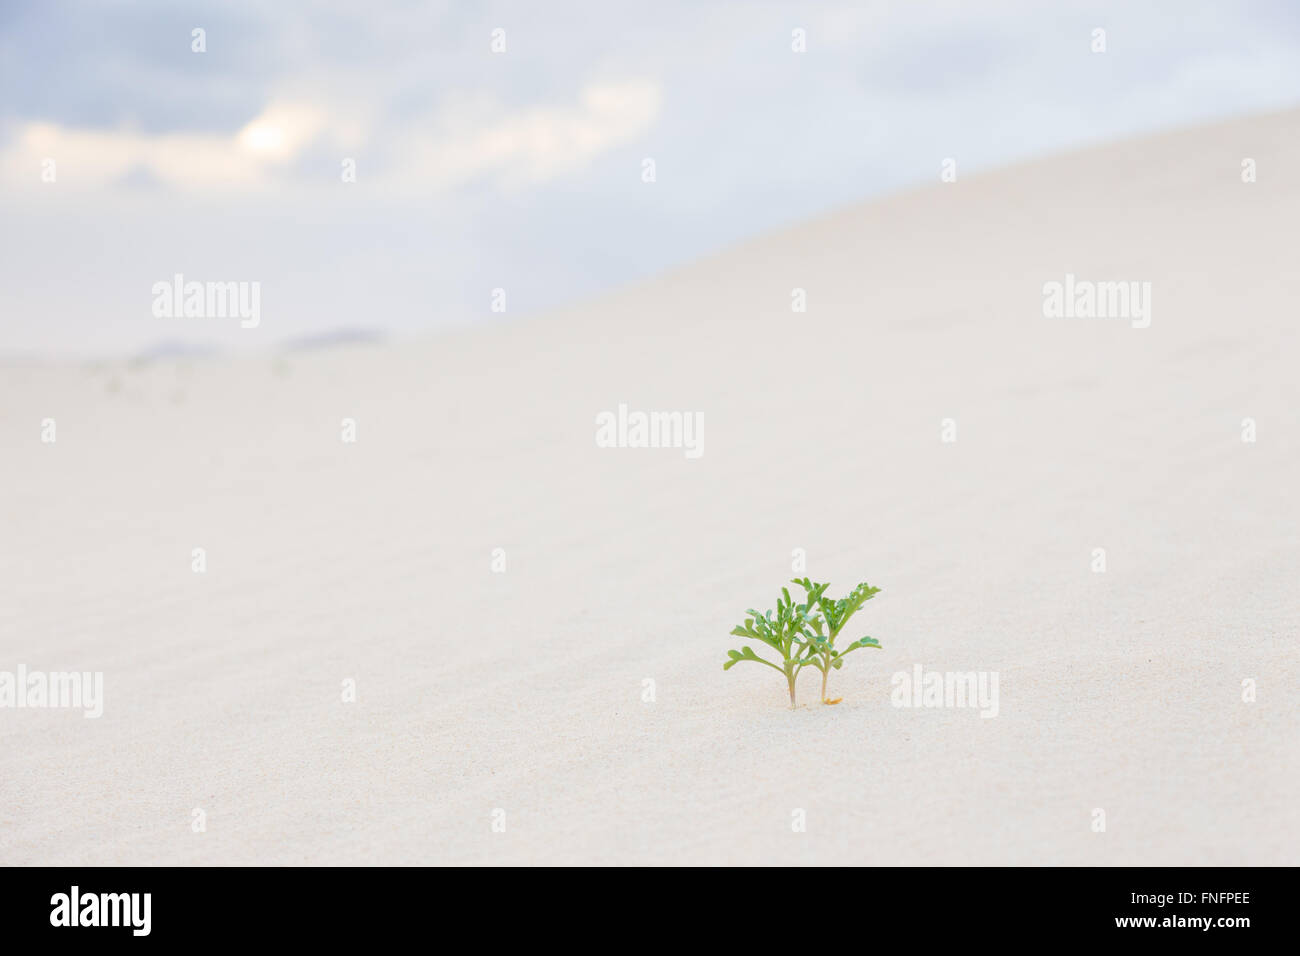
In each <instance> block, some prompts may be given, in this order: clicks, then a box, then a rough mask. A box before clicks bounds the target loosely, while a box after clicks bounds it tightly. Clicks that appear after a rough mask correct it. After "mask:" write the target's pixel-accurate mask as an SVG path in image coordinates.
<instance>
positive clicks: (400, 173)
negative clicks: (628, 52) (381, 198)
mask: <svg viewBox="0 0 1300 956" xmlns="http://www.w3.org/2000/svg"><path fill="white" fill-rule="evenodd" d="M662 99H663V97H662V94H661V91H660V88H659V86H658V84H656V83H652V82H648V81H644V80H641V81H633V82H628V83H621V84H598V85H592V86H588V87H587V88H585V89H584V90H583V91H582V93H581V95H580V97H579V99H578V102H577V103H575V104H572V105H567V106H558V107H557V106H538V107H533V108H531V109H526V110H522V111H517V112H513V113H504V114H500V115H497V111H496V110H495V109H494V108H493V107H492V106H491V105H490V104H488V103H478V104H461V105H460V106H459V107H458V108H457V109H455V110H454V111H451V113H450V114H449V115H447V116H446V117H445V118H444V123H443V126H444V128H443V129H442V130H440V131H439V132H437V133H434V134H432V135H417V136H414V137H412V138H411V139H410V140H409V141H408V143H407V144H406V146H405V148H404V149H403V150H402V151H401V152H402V153H403V154H404V155H405V156H406V157H408V158H407V159H406V160H405V161H404V162H402V163H401V165H400V166H399V167H398V168H397V169H396V171H395V173H394V179H395V180H398V181H402V182H411V183H417V184H421V185H431V186H435V187H438V188H451V187H454V186H458V185H462V184H465V183H468V182H471V181H474V180H478V179H481V178H490V179H492V180H494V181H495V182H496V183H497V184H498V185H502V186H506V187H518V186H522V185H528V184H532V183H538V182H543V181H546V180H549V179H553V178H556V177H558V176H562V175H565V174H567V173H571V172H575V171H577V170H580V169H583V168H584V167H586V166H587V165H588V164H589V163H590V162H591V161H592V160H593V159H595V158H596V157H597V156H599V155H600V154H601V153H604V152H606V151H608V150H610V149H614V148H615V147H618V146H622V145H624V144H627V143H630V142H633V141H635V140H636V139H637V138H638V137H640V136H641V135H643V134H644V133H645V132H646V131H648V130H649V129H650V127H651V126H653V125H654V122H655V120H656V119H657V118H658V116H659V110H660V106H661V104H662Z"/></svg>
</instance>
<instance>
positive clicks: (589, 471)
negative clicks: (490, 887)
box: [0, 113, 1300, 864]
mask: <svg viewBox="0 0 1300 956" xmlns="http://www.w3.org/2000/svg"><path fill="white" fill-rule="evenodd" d="M1247 156H1249V157H1253V158H1255V159H1256V161H1257V163H1258V169H1259V182H1257V183H1255V184H1251V185H1245V184H1243V183H1242V182H1241V181H1240V176H1239V168H1240V162H1241V159H1242V157H1247ZM1298 170H1300V113H1289V114H1284V115H1275V116H1269V117H1263V118H1257V119H1251V120H1247V121H1236V122H1231V123H1227V124H1223V125H1219V126H1215V127H1212V128H1206V129H1200V130H1195V131H1190V132H1181V133H1176V134H1172V135H1165V136H1161V137H1158V138H1155V139H1147V140H1143V141H1140V142H1135V143H1131V144H1124V145H1119V146H1109V147H1105V148H1101V149H1097V150H1092V151H1087V152H1082V153H1077V154H1073V155H1068V156H1062V157H1055V158H1050V159H1047V160H1044V161H1041V162H1037V163H1034V164H1030V165H1025V166H1020V167H1016V168H1013V169H1008V170H1004V171H1001V172H998V173H995V174H990V175H985V176H978V177H970V178H963V179H961V180H960V181H959V182H957V183H954V184H938V183H936V184H935V185H934V186H931V187H926V188H923V189H920V190H917V191H914V192H910V193H908V194H905V195H899V196H895V197H891V198H887V199H885V200H883V201H877V202H873V203H868V204H865V205H861V206H857V207H855V208H852V209H848V210H845V211H843V212H841V213H839V214H837V215H834V216H830V217H827V218H824V219H820V220H817V221H814V222H810V223H808V224H806V225H803V226H800V227H798V228H795V229H791V230H789V231H786V232H783V233H781V234H778V235H775V236H771V237H769V238H765V239H762V240H759V241H756V242H752V243H749V244H746V245H744V246H742V247H739V248H736V249H734V250H731V251H729V252H727V253H726V254H724V255H720V256H717V257H714V258H711V259H708V260H707V261H703V262H700V263H698V264H696V265H694V266H692V267H690V268H687V269H683V270H679V271H677V272H674V273H672V274H670V275H667V276H663V277H661V278H659V279H656V280H655V281H652V282H649V283H646V284H643V285H640V286H638V287H635V288H630V289H627V290H625V291H624V292H622V293H621V294H618V295H614V296H611V297H608V298H606V299H603V300H601V301H599V302H595V303H592V304H589V305H587V306H585V307H583V308H579V309H575V310H571V311H568V312H565V313H562V314H558V315H553V316H549V317H547V318H545V319H542V320H537V321H532V322H526V323H520V324H514V325H510V326H508V327H504V326H502V327H495V328H488V329H484V330H481V331H475V332H470V333H464V334H458V335H449V336H445V337H442V338H440V339H438V340H436V341H434V342H430V343H428V344H426V345H423V346H420V347H408V346H381V347H364V346H363V347H355V348H349V349H341V350H337V351H330V352H320V353H312V354H302V355H294V356H291V357H289V358H288V359H287V362H285V363H284V365H283V367H281V368H280V370H279V372H277V370H276V363H275V362H274V361H273V360H272V359H271V358H270V357H264V358H242V359H216V360H213V361H173V360H168V361H162V362H158V363H154V364H152V365H149V366H146V367H143V368H141V367H128V366H125V365H122V364H120V363H117V364H113V363H110V364H104V365H99V366H95V367H90V366H85V365H72V364H68V365H58V364H51V365H34V364H13V363H11V364H8V365H6V366H4V367H3V369H2V370H0V375H2V377H0V448H3V450H4V459H3V464H2V466H0V492H2V494H3V502H4V509H3V512H2V513H0V580H3V581H4V588H3V592H0V670H4V669H8V670H12V669H14V667H15V666H16V665H17V664H18V663H23V664H26V665H27V666H28V667H29V668H40V669H44V670H63V669H77V670H92V671H94V670H99V671H103V672H104V674H105V682H106V688H105V691H106V697H107V700H106V704H105V713H104V716H103V717H102V718H100V719H99V720H87V719H84V718H83V717H82V716H81V715H80V713H77V712H68V711H58V710H44V711H41V710H21V711H19V710H0V862H4V863H22V864H27V863H48V864H83V863H84V864H110V863H124V864H151V863H181V864H211V863H222V864H225V863H483V864H492V863H566V864H567V863H602V864H607V863H635V862H642V863H678V862H683V863H782V864H783V863H790V864H829V863H867V864H875V863H889V864H935V863H955V864H961V863H1017V864H1026V863H1028V864H1055V863H1076V864H1077V863H1082V864H1139V863H1142V864H1265V863H1268V864H1280V863H1295V862H1296V860H1297V851H1298V850H1300V786H1298V785H1300V766H1298V763H1300V719H1298V718H1300V708H1298V706H1297V687H1298V686H1300V685H1298V679H1300V666H1298V664H1297V649H1296V634H1297V627H1298V626H1300V585H1298V584H1297V581H1298V580H1300V549H1298V547H1297V540H1298V538H1297V532H1298V531H1300V527H1298V524H1300V522H1298V521H1297V518H1298V516H1300V509H1298V508H1297V505H1296V495H1297V492H1298V490H1300V434H1298V432H1297V427H1298V426H1300V413H1298V409H1300V384H1297V380H1298V377H1300V375H1298V372H1297V356H1298V355H1300V351H1298V350H1297V345H1298V344H1300V338H1298V336H1300V333H1298V332H1297V328H1298V323H1300V318H1298V315H1300V314H1298V313H1297V308H1296V299H1297V295H1300V282H1298V281H1297V278H1296V276H1297V270H1296V258H1295V257H1296V250H1297V244H1296V230H1297V223H1300V175H1297V171H1298ZM616 239H617V237H612V240H611V241H616ZM1066 272H1073V273H1074V274H1076V275H1077V276H1079V277H1081V278H1091V279H1131V280H1137V281H1149V282H1151V283H1152V284H1153V317H1152V323H1151V327H1150V328H1147V329H1134V328H1131V327H1130V325H1129V323H1128V322H1125V321H1122V320H1120V321H1093V322H1085V321H1075V322H1071V321H1065V320H1058V321H1052V320H1048V319H1045V318H1043V316H1042V312H1041V309H1042V294H1041V289H1042V285H1043V283H1044V282H1046V281H1050V280H1054V279H1055V280H1060V279H1063V277H1064V275H1065V273H1066ZM796 286H797V287H802V288H805V289H806V290H807V294H808V312H807V313H806V314H792V313H791V310H790V290H791V289H792V288H793V287H796ZM142 294H143V293H142ZM267 301H270V299H269V297H268V299H267ZM203 321H221V320H203ZM273 322H274V316H273V314H271V313H270V312H266V313H264V317H263V324H264V325H270V324H272V323H273ZM250 334H256V333H250ZM160 337H165V335H164V332H163V331H162V330H160ZM619 402H627V403H629V404H630V405H631V406H632V407H633V408H634V409H646V410H698V411H701V412H703V413H704V417H705V423H706V428H705V436H704V455H703V457H702V458H700V459H699V460H695V461H690V460H687V459H686V458H685V456H684V455H683V454H682V453H681V452H680V451H673V450H633V449H614V450H611V449H600V448H597V447H596V445H595V442H594V431H595V429H594V421H595V416H596V414H597V413H598V412H600V411H602V410H611V409H614V408H615V407H616V406H617V404H618V403H619ZM47 417H52V418H55V419H56V420H57V427H58V441H57V443H56V444H54V445H44V444H41V443H40V440H39V436H40V422H41V420H42V419H43V418H47ZM344 417H354V418H356V419H357V422H358V429H359V438H358V441H357V443H356V444H355V445H347V444H344V443H342V442H341V441H340V439H339V423H340V419H341V418H344ZM945 417H951V418H953V419H955V420H956V422H957V428H958V440H957V441H956V443H954V444H944V443H941V442H940V440H939V438H940V421H941V419H943V418H945ZM1246 417H1251V418H1254V419H1255V420H1256V421H1257V423H1258V441H1257V442H1256V443H1254V444H1248V443H1243V442H1242V441H1241V422H1242V419H1243V418H1246ZM194 547H203V548H206V549H207V554H208V571H207V573H206V575H197V574H194V573H192V572H191V570H190V552H191V549H192V548H194ZM496 547H501V548H504V549H506V553H507V562H508V564H507V568H508V569H507V571H506V573H504V574H494V573H492V572H491V570H490V568H489V562H490V558H491V551H492V549H493V548H496ZM1096 547H1103V548H1105V549H1106V554H1107V561H1108V568H1107V571H1106V573H1104V574H1096V573H1093V572H1092V571H1091V570H1090V562H1091V559H1092V549H1093V548H1096ZM794 548H804V549H806V551H807V554H808V562H809V564H808V570H809V573H811V574H812V575H813V576H814V577H815V578H817V579H819V580H830V581H832V582H834V584H835V589H834V590H836V591H840V590H847V589H848V588H849V587H850V586H851V585H852V584H854V583H856V582H857V581H859V580H862V579H866V580H868V581H870V582H871V583H873V584H876V585H878V586H880V587H883V588H884V591H883V593H882V594H881V595H880V596H879V597H878V598H877V599H876V600H874V601H873V602H871V603H870V604H869V605H867V607H866V609H865V610H864V611H863V612H862V615H861V618H860V620H861V624H862V626H861V627H860V628H858V627H854V628H852V630H855V631H859V632H860V633H870V634H873V635H875V636H876V637H877V638H878V639H879V640H880V641H881V642H882V643H883V644H884V649H883V650H882V651H862V652H859V653H858V654H856V655H854V656H853V657H851V658H849V660H848V662H847V663H846V665H845V668H844V670H842V671H840V672H838V673H836V674H835V675H834V676H833V678H832V681H833V683H832V692H833V693H834V694H840V695H843V697H844V698H845V699H844V703H842V704H841V705H839V706H838V707H825V706H821V705H819V704H817V703H816V697H817V675H816V674H815V673H812V672H808V673H805V675H804V677H803V679H802V684H801V687H800V690H801V703H804V704H807V705H808V706H804V707H801V708H800V709H799V710H798V711H796V712H793V713H792V712H790V711H789V710H788V709H787V708H786V707H785V706H784V704H785V700H784V695H785V691H784V687H783V686H782V682H781V679H780V678H779V676H778V675H776V674H774V673H772V672H770V671H768V670H766V669H764V668H760V667H758V666H755V665H752V664H742V665H739V666H737V667H736V668H734V669H733V670H731V671H729V672H726V673H724V672H723V670H722V667H721V665H722V662H723V660H724V659H725V652H726V650H727V649H728V648H732V647H739V646H740V642H739V639H737V638H732V637H729V636H728V631H729V630H730V629H731V627H732V626H733V625H734V624H735V623H737V622H738V620H739V619H740V618H741V617H742V616H743V610H744V608H746V607H748V606H753V605H760V606H762V607H768V606H771V605H772V603H773V598H774V597H775V596H776V593H777V590H778V588H779V587H780V585H781V584H782V583H783V582H784V581H786V580H787V579H788V578H790V577H791V576H792V575H791V573H790V560H791V551H792V549H794ZM854 636H857V635H856V634H855V635H854ZM761 650H762V649H761V648H760V651H761ZM915 663H921V664H923V665H924V666H925V667H926V668H927V669H936V670H983V671H996V672H998V674H999V675H1000V687H999V689H1000V713H999V715H998V716H997V717H996V718H995V719H981V718H980V717H979V715H978V714H977V713H976V712H975V711H973V710H958V709H951V710H949V709H944V710H909V709H901V708H895V707H893V706H891V704H890V697H889V692H890V678H891V675H892V674H893V673H894V672H896V671H903V670H910V669H911V668H912V666H913V664H915ZM647 677H649V678H653V679H654V681H655V682H656V691H657V698H656V700H655V702H654V703H652V704H651V703H644V702H643V701H642V699H641V694H642V681H643V679H644V678H647ZM345 678H354V679H355V680H356V681H357V687H358V693H359V698H360V699H359V701H358V702H357V703H355V704H344V703H341V702H340V686H341V682H342V681H343V679H345ZM1244 678H1252V679H1254V680H1255V681H1256V682H1257V684H1258V700H1257V701H1256V702H1255V703H1244V702H1243V701H1242V680H1243V679H1244ZM194 808H202V809H203V810H204V811H205V813H206V815H207V830H206V832H203V833H194V832H192V830H191V814H192V811H193V809H194ZM494 808H501V809H504V810H505V813H506V818H505V819H506V829H505V832H504V833H494V832H492V829H491V824H492V812H493V810H494ZM796 808H800V809H803V810H805V811H806V815H807V832H804V833H795V832H792V829H791V820H792V816H791V815H792V811H793V810H794V809H796ZM1094 808H1102V809H1104V811H1105V813H1106V824H1107V829H1106V832H1105V833H1094V832H1092V829H1091V822H1092V813H1093V810H1094Z"/></svg>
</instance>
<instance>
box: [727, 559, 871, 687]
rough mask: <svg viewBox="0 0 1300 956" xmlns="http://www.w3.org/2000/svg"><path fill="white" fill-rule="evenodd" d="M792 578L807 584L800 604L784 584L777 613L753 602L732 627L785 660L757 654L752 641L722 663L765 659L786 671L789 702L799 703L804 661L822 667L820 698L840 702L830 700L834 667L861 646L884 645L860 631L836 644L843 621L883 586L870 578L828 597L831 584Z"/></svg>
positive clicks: (733, 651) (759, 661) (779, 670)
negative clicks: (742, 619)
mask: <svg viewBox="0 0 1300 956" xmlns="http://www.w3.org/2000/svg"><path fill="white" fill-rule="evenodd" d="M791 583H793V584H797V585H799V586H800V587H802V588H803V589H804V592H805V595H806V600H805V601H804V603H803V604H796V603H795V602H794V599H793V598H791V597H790V591H789V590H788V589H787V588H782V589H781V597H780V598H779V599H778V600H777V602H776V616H775V617H773V614H772V612H771V611H767V612H765V613H763V614H760V613H759V612H758V611H755V610H754V609H753V608H750V609H749V610H747V611H746V612H745V613H746V614H748V615H749V617H747V618H746V619H745V623H744V624H738V625H736V626H735V627H734V628H732V631H731V633H732V634H734V635H736V636H738V637H744V638H747V639H749V640H754V641H761V642H762V643H764V644H766V645H767V646H768V647H771V648H772V649H773V650H775V651H776V652H777V653H779V654H780V655H781V663H780V664H779V665H778V664H774V663H772V662H771V661H769V660H766V659H764V658H762V657H759V656H758V655H757V654H755V653H754V651H753V649H752V648H750V647H743V648H741V649H740V650H738V651H735V650H732V651H727V657H728V658H729V660H728V661H727V662H726V663H725V664H723V665H722V669H723V670H724V671H725V670H730V668H731V666H732V665H733V664H738V663H740V662H741V661H754V662H756V663H758V664H765V665H767V666H768V667H770V668H772V669H773V670H774V671H777V672H778V673H780V674H782V675H784V677H785V679H786V684H787V686H788V687H789V689H790V708H791V709H792V710H793V709H794V706H795V681H796V679H797V678H798V676H799V672H800V671H802V670H803V669H804V668H805V667H812V668H815V669H816V670H819V671H821V673H822V703H824V704H838V703H839V702H840V701H839V698H836V699H835V700H829V699H827V697H826V678H827V677H828V676H829V675H830V672H831V669H832V668H834V669H835V670H839V669H840V667H842V666H843V664H844V658H845V656H847V655H848V654H850V653H852V652H853V651H855V650H857V649H858V648H859V647H880V644H879V642H877V641H876V639H875V638H874V637H862V638H859V639H858V640H856V641H854V642H853V643H852V644H850V645H849V646H848V647H846V648H844V649H843V650H840V649H838V648H836V647H835V639H836V638H837V637H839V635H840V632H841V631H843V630H844V626H845V625H846V624H847V623H848V621H849V618H851V617H852V616H853V615H854V614H855V613H856V612H857V611H858V610H859V609H861V607H862V605H863V604H865V603H867V601H869V600H871V599H872V598H873V597H875V596H876V595H877V594H879V593H880V588H873V587H872V586H871V585H869V584H859V585H858V586H857V587H856V588H854V589H853V591H852V592H850V594H849V596H848V597H846V598H841V599H839V600H834V599H832V598H828V597H826V589H827V588H829V587H830V584H816V583H814V582H813V581H810V580H809V579H808V578H802V579H800V578H795V579H794V581H792V582H791Z"/></svg>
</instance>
